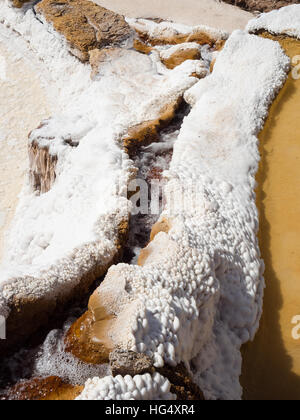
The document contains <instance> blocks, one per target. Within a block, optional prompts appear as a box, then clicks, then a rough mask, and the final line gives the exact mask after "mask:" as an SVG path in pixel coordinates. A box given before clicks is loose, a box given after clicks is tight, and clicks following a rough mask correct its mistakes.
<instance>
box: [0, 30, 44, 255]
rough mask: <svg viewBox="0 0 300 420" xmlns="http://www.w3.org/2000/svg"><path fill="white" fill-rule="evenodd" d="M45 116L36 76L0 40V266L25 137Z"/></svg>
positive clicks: (20, 175)
mask: <svg viewBox="0 0 300 420" xmlns="http://www.w3.org/2000/svg"><path fill="white" fill-rule="evenodd" d="M48 116H49V112H48V108H47V103H46V100H45V94H44V92H43V89H42V88H41V86H40V82H39V79H38V75H36V74H34V72H33V70H32V69H31V67H30V65H29V64H28V62H27V61H25V60H24V59H22V58H21V57H20V56H17V55H15V54H12V53H10V52H9V51H8V50H7V48H6V47H5V44H4V41H2V40H1V38H0V148H1V153H0V174H1V176H0V262H1V258H2V255H3V248H4V239H5V233H6V232H7V229H8V227H9V225H10V222H11V220H12V218H13V215H14V213H15V209H16V205H17V202H18V194H19V193H20V191H21V188H22V185H23V182H24V178H25V175H26V170H27V168H28V157H27V135H28V133H29V131H30V130H32V129H33V128H35V127H36V126H37V125H38V124H39V123H40V121H41V120H42V119H43V118H45V117H48Z"/></svg>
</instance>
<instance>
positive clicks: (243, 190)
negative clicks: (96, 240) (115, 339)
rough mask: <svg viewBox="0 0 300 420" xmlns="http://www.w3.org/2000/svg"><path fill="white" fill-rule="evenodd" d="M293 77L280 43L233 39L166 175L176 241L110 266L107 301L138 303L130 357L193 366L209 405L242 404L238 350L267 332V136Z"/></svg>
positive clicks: (167, 237) (162, 236)
mask: <svg viewBox="0 0 300 420" xmlns="http://www.w3.org/2000/svg"><path fill="white" fill-rule="evenodd" d="M289 68H290V61H289V58H288V57H287V56H286V55H285V54H284V52H283V50H282V49H281V47H280V46H279V44H278V43H275V42H273V41H270V40H265V39H262V38H259V37H257V36H254V35H249V34H247V33H245V32H241V31H236V32H234V33H233V34H232V36H231V37H230V38H229V40H228V41H227V43H226V46H225V48H224V49H223V50H222V52H221V53H220V54H219V56H218V58H217V62H216V64H215V68H214V72H213V73H212V75H211V76H209V77H207V78H206V79H203V80H202V81H199V82H198V83H197V84H196V85H195V86H194V87H193V88H191V89H190V90H189V91H188V92H187V93H186V95H185V97H186V100H187V101H188V102H189V103H190V104H191V105H192V106H193V108H192V111H191V112H190V114H189V115H188V116H187V117H186V118H185V120H184V122H183V125H182V128H181V131H180V134H179V137H178V140H177V141H176V143H175V147H174V156H173V160H172V163H171V167H170V170H169V171H168V173H166V176H167V178H168V179H169V181H168V184H167V187H166V191H165V192H166V195H167V203H166V206H165V211H164V212H163V214H162V218H163V217H164V218H167V219H168V220H169V221H170V224H171V229H170V231H169V233H168V234H166V233H163V232H161V233H159V234H158V235H157V236H156V237H155V239H154V240H153V241H152V243H151V244H150V245H149V246H148V248H147V249H146V251H147V253H148V257H147V258H146V260H145V263H144V265H143V266H142V267H137V266H128V265H125V264H120V265H117V266H116V267H112V268H111V269H110V270H109V272H108V275H107V278H106V279H105V281H104V283H102V285H101V286H100V288H99V289H98V293H99V299H100V301H101V291H102V290H103V293H104V294H106V295H109V294H111V293H112V292H114V299H115V301H116V302H119V306H120V314H124V313H126V312H127V313H129V310H128V309H127V311H126V309H124V308H126V303H125V302H126V300H127V305H128V306H131V307H133V306H136V308H137V309H136V312H135V315H134V316H133V317H132V318H131V319H130V320H128V321H127V322H128V323H131V331H132V333H131V334H129V336H128V346H129V347H130V346H131V350H133V351H138V352H142V353H146V354H147V355H149V356H150V357H153V359H154V362H155V366H156V367H160V366H162V365H163V364H164V363H168V364H170V365H172V366H175V365H176V364H178V363H179V362H181V361H183V362H185V363H186V365H187V366H189V363H190V362H192V363H191V364H190V366H191V369H192V372H193V373H194V378H195V381H196V382H197V383H198V384H199V386H200V388H201V389H202V390H203V392H204V393H205V396H206V398H208V399H240V398H241V396H242V389H241V386H240V384H239V376H240V374H241V361H242V360H241V354H240V347H241V345H242V344H243V343H245V342H247V341H248V340H250V339H252V338H253V337H254V335H255V333H256V331H257V328H258V325H259V320H260V316H261V312H262V299H263V290H264V279H263V271H264V264H263V261H262V260H261V258H260V251H259V245H258V239H257V231H258V214H257V208H256V205H255V199H256V197H255V192H254V189H255V174H256V171H257V167H258V162H259V152H258V139H257V135H258V133H259V131H260V130H261V128H262V127H263V123H264V119H265V118H266V117H267V114H268V108H269V106H270V104H271V103H272V101H273V100H274V97H275V95H276V93H277V92H278V90H279V89H280V88H281V86H282V85H283V83H284V81H285V80H286V77H287V73H288V70H289ZM108 289H109V290H110V292H108V291H107V290H108ZM116 290H118V294H116ZM123 319H124V316H122V315H120V323H121V322H122V320H123ZM121 325H122V323H121Z"/></svg>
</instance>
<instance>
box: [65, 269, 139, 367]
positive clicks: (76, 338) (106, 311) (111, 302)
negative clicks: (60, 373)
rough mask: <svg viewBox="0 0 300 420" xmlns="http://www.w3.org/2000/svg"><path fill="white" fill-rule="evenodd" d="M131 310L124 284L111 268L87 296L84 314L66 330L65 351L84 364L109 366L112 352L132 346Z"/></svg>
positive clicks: (131, 304)
mask: <svg viewBox="0 0 300 420" xmlns="http://www.w3.org/2000/svg"><path fill="white" fill-rule="evenodd" d="M112 285H113V286H112ZM135 311H136V304H135V303H134V302H133V303H132V301H131V299H130V296H129V294H128V292H127V290H126V281H125V280H124V279H122V278H121V277H119V276H118V274H117V272H116V271H115V267H112V268H111V269H110V270H109V272H108V274H107V276H106V277H105V280H104V281H103V282H102V283H101V285H100V287H99V288H98V289H97V290H96V291H95V292H94V293H93V294H92V296H91V297H90V300H89V308H88V311H87V312H86V313H85V314H84V315H83V316H82V317H81V318H79V319H78V320H77V321H76V322H75V323H74V324H73V325H72V326H71V328H70V330H69V331H68V333H67V335H66V338H65V346H66V350H67V351H68V352H70V353H72V354H73V355H74V356H75V357H77V358H78V359H80V360H82V361H84V362H86V363H91V364H103V363H109V355H110V353H111V352H112V351H114V350H116V349H117V348H118V349H125V350H127V346H131V345H132V343H130V335H131V318H132V316H133V313H135Z"/></svg>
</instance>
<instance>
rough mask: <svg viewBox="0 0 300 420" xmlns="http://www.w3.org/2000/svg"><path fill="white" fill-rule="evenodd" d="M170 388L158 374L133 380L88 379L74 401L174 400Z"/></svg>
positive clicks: (138, 376) (129, 378)
mask: <svg viewBox="0 0 300 420" xmlns="http://www.w3.org/2000/svg"><path fill="white" fill-rule="evenodd" d="M170 388H171V384H170V382H169V380H168V379H166V378H164V377H163V376H162V375H160V374H159V373H154V374H153V375H152V376H151V375H150V374H149V373H146V374H145V375H136V376H134V377H133V378H132V377H131V376H129V375H126V376H125V377H123V376H121V375H118V376H116V377H115V378H113V377H112V376H106V377H105V378H102V379H99V378H94V379H89V380H88V381H87V382H86V384H85V388H84V390H83V392H82V393H81V394H80V395H79V396H78V397H77V398H76V400H77V401H87V400H176V395H174V394H171V392H170Z"/></svg>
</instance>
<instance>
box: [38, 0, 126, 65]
mask: <svg viewBox="0 0 300 420" xmlns="http://www.w3.org/2000/svg"><path fill="white" fill-rule="evenodd" d="M35 10H36V12H37V14H38V15H41V17H42V18H45V19H46V21H47V22H48V23H50V24H52V25H53V27H54V28H55V29H56V31H57V32H59V33H60V34H62V35H63V36H64V37H65V39H66V40H67V43H68V47H69V50H70V52H71V53H72V54H73V55H75V56H76V57H78V58H79V59H80V60H81V61H88V59H89V51H91V50H93V49H101V48H104V47H106V46H108V45H120V44H121V43H122V42H124V41H126V40H127V39H128V38H129V37H130V36H131V34H132V31H131V29H130V27H129V25H128V24H127V23H126V21H125V19H124V17H123V16H121V15H118V14H117V13H114V12H112V11H110V10H107V9H105V8H103V7H101V6H98V5H97V4H95V3H93V2H91V1H88V0H42V1H41V2H40V3H38V4H37V5H36V7H35Z"/></svg>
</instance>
